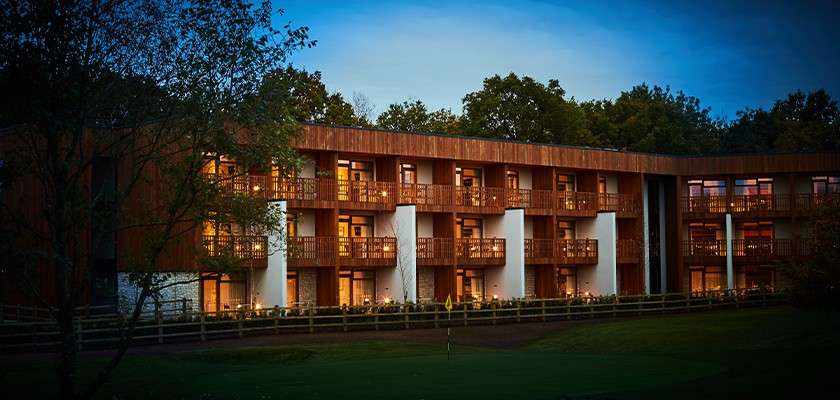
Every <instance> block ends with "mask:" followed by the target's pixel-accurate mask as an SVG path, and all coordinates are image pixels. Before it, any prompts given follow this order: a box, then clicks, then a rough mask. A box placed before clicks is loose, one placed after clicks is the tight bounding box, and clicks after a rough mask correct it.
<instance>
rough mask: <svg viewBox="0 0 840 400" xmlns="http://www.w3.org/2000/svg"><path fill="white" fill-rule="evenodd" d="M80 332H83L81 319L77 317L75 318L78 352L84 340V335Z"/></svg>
mask: <svg viewBox="0 0 840 400" xmlns="http://www.w3.org/2000/svg"><path fill="white" fill-rule="evenodd" d="M82 332H83V327H82V319H81V318H79V319H77V320H76V349H78V351H79V352H81V351H82V347H83V344H84V343H83V342H84V340H85V339H84V337H82Z"/></svg>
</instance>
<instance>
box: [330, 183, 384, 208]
mask: <svg viewBox="0 0 840 400" xmlns="http://www.w3.org/2000/svg"><path fill="white" fill-rule="evenodd" d="M336 185H337V193H338V201H339V202H341V203H343V204H342V205H341V207H343V208H353V209H364V210H389V209H393V208H394V206H395V205H396V203H397V196H398V193H397V184H396V183H394V182H377V181H345V180H339V181H336Z"/></svg>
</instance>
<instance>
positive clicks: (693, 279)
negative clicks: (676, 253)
mask: <svg viewBox="0 0 840 400" xmlns="http://www.w3.org/2000/svg"><path fill="white" fill-rule="evenodd" d="M689 270H690V271H691V274H690V276H689V280H690V285H691V291H692V292H705V291H714V290H723V289H724V285H723V272H722V270H723V269H722V268H721V267H690V269H689Z"/></svg>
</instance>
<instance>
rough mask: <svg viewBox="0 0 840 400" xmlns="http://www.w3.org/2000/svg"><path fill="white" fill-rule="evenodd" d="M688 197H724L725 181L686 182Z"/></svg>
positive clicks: (698, 180)
mask: <svg viewBox="0 0 840 400" xmlns="http://www.w3.org/2000/svg"><path fill="white" fill-rule="evenodd" d="M688 195H689V196H690V197H712V196H726V181H725V180H722V179H717V180H702V179H695V180H690V181H688Z"/></svg>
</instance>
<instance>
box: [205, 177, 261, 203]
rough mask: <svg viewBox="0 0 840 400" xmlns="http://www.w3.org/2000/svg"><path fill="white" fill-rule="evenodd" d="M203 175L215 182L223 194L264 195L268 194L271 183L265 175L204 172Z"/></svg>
mask: <svg viewBox="0 0 840 400" xmlns="http://www.w3.org/2000/svg"><path fill="white" fill-rule="evenodd" d="M204 177H205V178H207V179H208V180H210V181H211V182H215V183H216V185H217V186H218V187H219V190H221V192H222V194H223V195H227V196H232V195H251V196H257V197H266V196H268V195H270V192H271V187H270V186H271V185H269V182H270V180H269V177H268V176H266V175H250V174H242V175H226V174H212V173H208V174H204Z"/></svg>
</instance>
